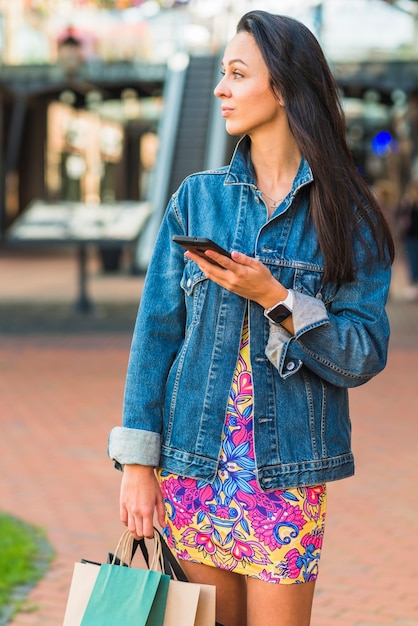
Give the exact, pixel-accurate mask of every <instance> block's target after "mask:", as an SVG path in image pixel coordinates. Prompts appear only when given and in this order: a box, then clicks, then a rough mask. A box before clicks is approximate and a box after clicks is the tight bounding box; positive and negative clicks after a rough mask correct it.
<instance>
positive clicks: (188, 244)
mask: <svg viewBox="0 0 418 626" xmlns="http://www.w3.org/2000/svg"><path fill="white" fill-rule="evenodd" d="M173 241H174V242H175V243H178V244H179V245H180V246H182V247H183V248H184V249H185V250H190V251H191V252H194V253H195V254H198V255H199V256H201V257H203V258H204V259H206V261H209V262H210V263H213V264H214V265H219V263H217V262H216V261H214V260H213V259H210V258H209V257H208V256H206V254H205V250H214V251H215V252H219V254H223V255H224V256H226V257H228V258H229V259H230V258H231V255H230V253H229V252H228V251H227V250H224V248H221V246H218V244H217V243H215V242H214V241H212V240H211V239H206V237H183V236H182V235H173ZM220 267H222V266H220Z"/></svg>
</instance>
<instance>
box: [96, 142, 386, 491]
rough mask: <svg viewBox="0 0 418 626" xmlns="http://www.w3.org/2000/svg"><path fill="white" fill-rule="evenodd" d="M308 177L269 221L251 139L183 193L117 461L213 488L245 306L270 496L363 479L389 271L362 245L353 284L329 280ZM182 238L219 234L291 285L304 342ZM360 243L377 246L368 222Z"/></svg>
mask: <svg viewBox="0 0 418 626" xmlns="http://www.w3.org/2000/svg"><path fill="white" fill-rule="evenodd" d="M311 181H312V172H311V170H310V167H309V165H308V163H307V162H306V160H305V159H304V158H302V160H301V163H300V167H299V171H298V173H297V175H296V177H295V180H294V183H293V187H292V190H291V192H290V193H289V195H288V196H287V197H286V198H285V199H284V200H283V201H282V202H281V204H280V205H279V207H278V208H277V209H276V211H275V212H274V214H273V215H272V216H271V217H270V218H268V213H267V208H266V205H265V204H264V202H263V200H262V199H261V192H260V191H259V190H258V189H257V186H256V184H255V180H254V174H253V170H252V165H251V160H250V157H249V150H248V139H247V138H244V139H243V140H241V142H240V143H239V144H238V147H237V149H236V151H235V154H234V156H233V158H232V161H231V164H230V166H229V167H223V168H220V169H216V170H211V171H207V172H202V173H198V174H193V175H191V176H189V177H188V178H187V179H186V180H185V181H184V182H183V183H182V184H181V186H180V188H179V189H178V191H177V192H176V193H174V195H173V196H172V198H171V200H170V202H169V205H168V207H167V210H166V213H165V216H164V219H163V222H162V225H161V229H160V232H159V236H158V238H157V241H156V245H155V248H154V252H153V256H152V260H151V262H150V265H149V268H148V272H147V276H146V280H145V285H144V290H143V294H142V297H141V302H140V307H139V312H138V317H137V321H136V325H135V330H134V333H133V338H132V345H131V352H130V358H129V365H128V371H127V379H126V388H125V396H124V408H123V426H121V427H116V428H114V429H113V430H112V431H111V433H110V437H109V447H108V453H109V456H110V458H112V459H114V460H115V461H116V463H117V465H118V464H119V465H124V464H142V465H152V466H159V467H162V468H164V469H166V470H169V471H172V472H174V473H177V474H180V475H186V476H189V477H194V478H199V479H202V480H205V481H213V480H214V479H215V476H216V472H217V469H218V462H219V454H220V448H221V438H222V430H223V426H224V421H225V412H226V407H227V402H228V396H229V392H230V387H231V382H232V378H233V374H234V370H235V367H236V364H237V357H238V353H239V346H240V337H241V330H242V325H243V320H244V316H245V313H246V311H247V307H248V317H249V329H250V354H251V367H252V375H253V390H254V447H255V458H256V467H257V478H258V482H259V485H260V487H261V489H263V490H270V489H277V488H288V487H292V486H301V485H312V484H316V483H323V482H327V481H332V480H337V479H340V478H344V477H347V476H350V475H351V474H353V472H354V461H353V455H352V452H351V444H350V439H351V424H350V417H349V406H348V388H349V387H355V386H358V385H361V384H363V383H365V382H367V381H368V380H370V379H371V378H372V377H373V376H375V375H376V374H377V373H378V372H380V371H381V370H382V369H383V368H384V366H385V364H386V357H387V347H388V339H389V324H388V319H387V316H386V313H385V304H386V299H387V294H388V287H389V282H390V265H389V263H388V264H386V265H385V264H383V263H378V262H377V260H376V259H375V260H374V261H373V266H372V268H371V270H370V269H369V271H368V269H367V263H366V251H365V249H364V244H362V242H361V241H360V238H359V237H357V236H352V238H353V246H354V248H355V257H356V260H357V267H358V273H357V278H356V280H355V281H354V282H352V283H350V284H345V285H342V286H338V285H336V284H332V283H324V281H323V273H324V259H323V255H322V253H321V251H320V248H319V245H318V239H317V236H316V233H315V229H314V227H313V225H312V222H311V220H310V219H309V186H310V183H311ZM360 219H361V218H360V216H359V220H360ZM172 235H192V236H197V237H209V238H211V239H213V240H214V241H216V242H217V243H218V244H220V245H221V246H222V247H224V248H226V249H228V250H238V251H240V252H243V253H244V254H246V255H248V256H251V257H255V258H257V259H259V260H260V261H261V262H262V263H264V264H265V265H266V266H267V267H268V268H269V269H270V271H271V272H272V274H273V275H274V276H275V277H276V278H277V279H278V280H279V281H280V282H281V283H282V284H283V285H284V286H285V287H286V288H289V289H292V290H293V294H294V311H293V324H294V335H291V334H290V333H288V332H287V331H286V330H285V329H284V328H283V327H281V326H276V325H274V324H273V323H272V322H270V321H269V320H267V319H266V318H265V316H264V314H263V308H262V307H261V306H260V305H259V304H257V303H255V302H252V301H247V300H245V299H244V298H242V297H240V296H238V295H236V294H234V293H232V292H229V291H228V290H226V289H223V288H221V287H220V286H218V285H217V284H216V283H214V282H213V281H211V280H209V279H207V278H206V277H205V276H204V274H203V273H202V272H201V270H200V269H199V267H198V266H197V264H196V263H194V262H193V261H191V260H189V259H187V258H185V257H184V250H183V249H182V248H181V247H180V246H179V245H178V244H176V243H173V242H172V239H171V238H172ZM347 236H350V235H349V234H347ZM362 237H363V238H364V239H365V240H368V241H369V242H370V241H371V235H370V232H369V229H368V228H367V226H366V225H364V228H362ZM371 249H372V250H374V248H373V243H372V247H371Z"/></svg>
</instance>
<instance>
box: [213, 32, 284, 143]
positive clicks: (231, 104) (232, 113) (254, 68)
mask: <svg viewBox="0 0 418 626" xmlns="http://www.w3.org/2000/svg"><path fill="white" fill-rule="evenodd" d="M222 69H223V74H224V75H223V78H222V79H221V80H220V82H219V83H218V84H217V86H216V87H215V91H214V93H215V96H216V97H217V98H220V100H222V116H223V117H224V119H225V122H226V130H227V132H228V133H229V134H230V135H244V134H247V135H250V137H252V138H254V134H255V133H259V132H260V131H262V132H265V131H267V132H268V133H271V132H274V129H275V127H276V125H277V123H278V121H279V120H280V119H282V116H283V115H285V112H284V107H283V106H282V102H281V98H278V97H277V96H275V95H274V93H273V92H272V90H271V87H270V77H269V72H268V69H267V66H266V64H265V62H264V59H263V57H262V55H261V52H260V49H259V48H258V46H257V44H256V42H255V39H254V37H253V36H252V35H250V34H249V33H247V32H240V33H238V34H237V35H235V37H234V38H233V39H232V40H231V41H230V43H229V44H228V46H227V48H226V50H225V54H224V59H223V62H222Z"/></svg>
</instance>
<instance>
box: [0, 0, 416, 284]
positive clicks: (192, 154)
mask: <svg viewBox="0 0 418 626" xmlns="http://www.w3.org/2000/svg"><path fill="white" fill-rule="evenodd" d="M252 8H262V9H266V10H271V11H275V12H282V13H285V14H288V15H292V16H293V17H296V18H297V19H299V20H301V21H303V22H304V23H306V25H307V26H308V27H309V28H311V29H312V31H313V32H314V33H315V34H316V35H317V37H318V39H319V41H320V42H321V44H322V46H323V48H324V51H325V53H326V55H327V57H328V59H329V61H330V63H331V66H332V68H333V71H334V73H335V76H336V78H337V80H338V83H339V85H340V88H341V95H342V99H343V104H344V109H345V112H346V116H347V134H348V139H349V143H350V147H351V149H352V151H353V154H354V156H355V159H356V162H357V164H358V167H359V168H360V169H361V170H362V172H363V173H364V176H365V177H366V178H367V180H368V181H369V182H370V184H371V185H372V186H373V187H374V188H375V190H376V193H377V194H378V195H379V198H380V199H381V202H382V205H383V206H384V209H385V211H386V212H387V215H388V218H389V220H390V221H391V223H392V225H393V228H394V230H395V231H396V234H397V235H398V234H400V235H402V234H403V232H402V224H400V223H399V219H398V217H399V207H400V203H401V201H402V199H403V197H404V194H405V193H406V191H407V189H408V186H409V185H410V183H411V181H412V180H414V179H415V178H417V177H418V160H417V155H418V65H417V62H416V57H417V53H418V2H414V1H412V0H392V1H385V0H324V1H322V2H319V1H318V0H280V1H278V0H275V1H268V0H265V1H262V0H234V1H229V0H211V2H208V1H206V0H189V1H187V0H159V1H157V0H13V2H9V1H7V0H1V1H0V64H1V66H0V253H1V251H2V249H3V250H4V249H5V247H6V246H8V247H9V248H10V244H13V248H14V247H15V244H20V249H21V250H22V249H23V248H24V247H25V246H26V247H27V246H29V245H34V244H35V245H36V246H37V250H38V252H39V250H40V249H44V250H46V249H48V247H51V245H52V244H54V245H56V244H57V243H58V244H59V243H64V244H71V243H74V242H76V243H79V242H80V241H83V242H90V243H93V244H95V250H97V252H98V257H99V259H100V263H101V266H102V269H103V270H104V271H118V270H119V269H121V258H122V251H123V250H124V249H125V248H126V245H125V244H126V243H129V245H130V248H131V250H132V249H133V252H132V258H131V259H130V262H129V263H130V270H131V271H133V272H142V271H144V270H145V269H146V266H147V262H148V259H149V254H150V250H151V248H152V245H153V243H154V239H155V234H156V231H157V229H158V225H159V222H160V220H161V215H162V212H163V211H164V208H165V206H166V203H167V200H168V198H169V196H170V194H171V193H172V192H173V191H174V189H175V188H176V187H177V186H178V184H179V183H180V182H181V180H182V179H183V178H184V177H185V176H186V175H187V174H189V173H190V172H192V171H196V170H199V169H205V168H208V167H216V166H219V165H223V164H225V163H226V162H227V161H228V160H229V157H230V155H231V152H232V149H233V146H234V144H235V139H234V138H232V139H231V138H229V137H227V136H226V133H225V131H224V124H223V120H222V118H221V116H220V115H219V114H218V113H219V103H218V102H217V101H216V100H215V98H214V97H213V96H212V90H213V87H214V85H215V84H216V82H217V81H218V78H219V68H220V55H221V54H222V49H223V47H224V45H225V42H226V41H227V40H228V39H229V37H230V36H231V35H232V34H233V32H234V29H235V25H236V23H237V20H238V18H239V17H240V15H241V14H243V13H244V12H245V11H247V10H250V9H252ZM29 208H31V211H30V212H28V209H29ZM25 213H26V217H25ZM139 216H140V219H139ZM398 231H399V232H398ZM22 244H24V245H22Z"/></svg>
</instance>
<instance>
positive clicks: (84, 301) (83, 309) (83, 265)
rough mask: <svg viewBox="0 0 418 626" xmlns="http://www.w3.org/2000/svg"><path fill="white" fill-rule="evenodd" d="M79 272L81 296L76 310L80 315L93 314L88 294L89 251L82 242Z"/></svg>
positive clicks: (76, 304) (79, 248)
mask: <svg viewBox="0 0 418 626" xmlns="http://www.w3.org/2000/svg"><path fill="white" fill-rule="evenodd" d="M78 270H79V272H78V279H79V280H78V288H79V291H78V293H79V295H78V300H77V302H76V303H75V306H74V309H75V310H76V311H78V312H79V313H91V312H92V311H93V310H94V306H93V303H92V302H91V300H90V299H89V297H88V294H87V250H86V244H85V243H82V242H81V243H80V244H79V246H78Z"/></svg>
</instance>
